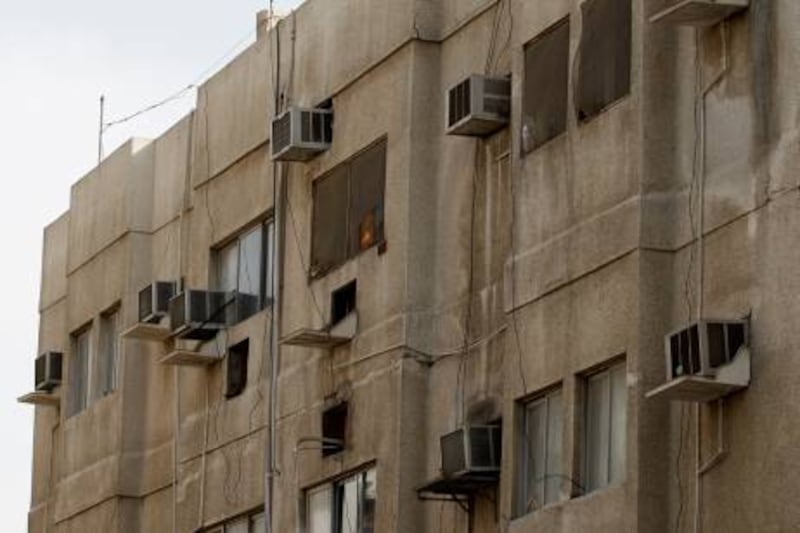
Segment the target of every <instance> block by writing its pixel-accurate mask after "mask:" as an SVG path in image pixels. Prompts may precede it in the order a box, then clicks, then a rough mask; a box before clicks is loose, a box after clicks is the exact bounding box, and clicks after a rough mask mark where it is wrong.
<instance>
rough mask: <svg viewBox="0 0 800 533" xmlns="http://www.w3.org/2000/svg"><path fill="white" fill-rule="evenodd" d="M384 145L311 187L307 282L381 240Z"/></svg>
mask: <svg viewBox="0 0 800 533" xmlns="http://www.w3.org/2000/svg"><path fill="white" fill-rule="evenodd" d="M385 182H386V141H381V142H380V143H377V144H375V145H374V146H372V147H370V148H368V149H367V150H365V151H364V152H362V153H360V154H358V155H357V156H355V157H354V158H353V159H351V160H350V161H347V162H345V163H342V164H341V165H339V166H337V167H336V168H334V169H333V170H332V171H331V172H330V173H329V174H328V175H326V176H324V177H322V178H320V179H318V180H317V181H316V182H315V183H314V215H313V231H312V233H313V235H312V243H311V268H310V275H311V277H319V276H322V275H324V274H325V273H326V272H328V271H329V270H331V269H332V268H335V267H337V266H339V265H341V264H342V263H344V262H345V261H347V260H348V259H350V258H353V257H355V256H357V255H358V254H359V253H360V252H363V251H364V250H367V249H369V248H371V247H372V246H374V245H376V244H380V243H382V242H383V241H384V225H383V220H384V213H383V211H384V210H383V206H384V186H385Z"/></svg>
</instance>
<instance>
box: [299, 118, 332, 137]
mask: <svg viewBox="0 0 800 533" xmlns="http://www.w3.org/2000/svg"><path fill="white" fill-rule="evenodd" d="M300 138H301V140H302V141H303V142H305V143H313V144H329V143H330V142H331V139H332V132H331V114H330V113H320V112H315V111H302V112H301V113H300Z"/></svg>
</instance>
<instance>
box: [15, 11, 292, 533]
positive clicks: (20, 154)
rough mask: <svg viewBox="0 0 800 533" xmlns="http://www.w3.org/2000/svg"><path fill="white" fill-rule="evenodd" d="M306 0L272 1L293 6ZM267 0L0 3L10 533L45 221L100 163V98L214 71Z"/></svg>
mask: <svg viewBox="0 0 800 533" xmlns="http://www.w3.org/2000/svg"><path fill="white" fill-rule="evenodd" d="M299 3H300V1H299V0H275V6H276V8H277V9H284V10H285V9H288V8H290V7H293V6H294V5H297V4H299ZM268 5H269V0H261V1H257V0H226V1H216V2H212V1H209V0H191V1H190V0H169V1H166V2H165V1H163V0H161V1H156V0H138V1H137V2H110V1H108V0H106V1H100V0H72V1H71V2H64V1H63V0H60V1H57V0H16V1H15V0H0V73H1V74H0V162H1V163H2V167H0V168H2V171H0V172H2V177H1V178H0V179H2V184H3V187H4V191H5V192H4V193H3V194H2V196H0V202H2V207H1V208H0V217H2V218H1V219H0V228H1V230H0V231H2V244H3V248H4V252H3V254H2V256H3V257H5V259H4V261H3V266H2V273H3V276H2V279H3V282H4V283H5V286H3V287H2V294H3V295H4V296H5V297H4V298H3V302H4V303H3V305H2V311H0V318H2V326H0V327H2V331H3V332H4V333H5V335H6V341H5V342H4V343H3V345H4V346H5V347H6V348H5V351H4V353H3V355H2V359H3V360H4V361H5V362H6V364H5V366H3V368H2V370H0V424H2V425H0V428H2V431H3V433H4V435H5V437H4V438H3V439H2V441H0V458H1V459H0V461H2V464H0V472H2V475H3V480H2V482H0V516H2V517H3V526H2V530H3V531H8V532H16V531H19V532H22V531H25V530H26V528H27V510H28V507H29V504H30V473H31V445H32V438H33V434H32V424H33V407H29V406H25V405H20V404H17V403H16V397H17V396H20V395H22V394H24V393H26V392H29V391H31V390H32V389H33V360H34V357H35V356H36V351H37V330H38V305H37V304H38V298H39V275H40V268H41V246H42V228H43V227H44V226H45V225H46V224H48V223H49V222H51V221H52V220H53V219H55V218H56V217H58V216H59V215H60V214H61V213H62V212H64V211H65V210H66V209H67V208H68V206H69V187H70V185H71V184H72V183H73V182H75V181H76V180H78V179H79V178H80V177H81V176H83V175H84V174H85V173H86V172H87V171H88V170H89V169H91V168H92V167H93V166H94V165H95V164H96V158H97V126H98V99H99V96H100V95H101V94H104V95H105V96H106V117H107V119H108V120H113V119H114V118H117V117H121V116H125V115H128V114H130V113H132V112H135V111H137V110H139V109H141V108H143V107H145V106H147V105H148V104H151V103H153V102H157V101H160V100H162V99H163V98H164V97H166V96H169V95H171V94H173V93H175V92H177V91H179V90H180V89H182V88H183V87H186V86H187V85H189V84H190V83H193V82H196V81H197V80H198V77H200V76H202V75H204V74H205V75H207V74H209V73H210V72H209V69H210V68H211V69H212V70H218V69H219V67H220V66H222V64H224V61H222V60H223V59H230V57H232V56H233V55H234V54H235V53H236V52H237V51H239V50H241V49H243V48H244V47H246V46H247V44H249V43H251V42H252V41H253V40H254V39H255V13H256V12H257V11H258V10H260V9H265V8H267V7H268ZM193 104H194V91H192V92H190V93H189V94H187V95H186V96H185V97H184V98H183V99H181V100H178V101H176V102H173V103H172V104H170V105H168V106H165V107H163V108H161V109H159V110H158V111H154V112H152V113H149V114H147V115H146V116H143V117H142V118H141V119H138V120H136V121H132V122H130V123H127V124H125V125H121V126H118V127H115V128H112V129H111V130H109V131H108V133H107V136H106V139H105V145H106V153H110V152H111V150H113V149H114V148H115V147H116V146H118V145H119V144H120V143H121V142H123V141H124V140H125V139H127V138H129V137H132V136H137V137H156V136H158V135H159V134H160V133H161V132H163V131H164V130H165V129H167V127H169V125H170V124H172V123H173V122H174V121H175V120H177V119H178V118H180V117H181V116H183V115H184V114H186V113H187V112H188V110H190V109H191V108H192V107H193Z"/></svg>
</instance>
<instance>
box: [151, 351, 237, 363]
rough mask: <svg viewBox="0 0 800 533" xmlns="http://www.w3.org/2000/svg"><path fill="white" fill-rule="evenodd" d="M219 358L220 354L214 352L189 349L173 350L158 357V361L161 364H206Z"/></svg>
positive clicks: (220, 358)
mask: <svg viewBox="0 0 800 533" xmlns="http://www.w3.org/2000/svg"><path fill="white" fill-rule="evenodd" d="M221 360H222V356H219V355H216V354H209V353H202V352H192V351H189V350H175V351H173V352H170V353H168V354H167V355H165V356H164V357H162V358H161V359H159V361H158V362H159V363H161V364H162V365H178V366H207V365H212V364H214V363H216V362H217V361H221Z"/></svg>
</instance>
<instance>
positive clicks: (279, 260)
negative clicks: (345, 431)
mask: <svg viewBox="0 0 800 533" xmlns="http://www.w3.org/2000/svg"><path fill="white" fill-rule="evenodd" d="M273 16H274V11H273V6H272V1H270V22H271V23H272V21H273ZM273 29H274V34H275V62H274V65H271V68H272V69H273V71H274V73H275V76H274V78H273V87H272V90H273V98H274V101H273V105H274V107H273V118H274V117H275V116H277V114H278V111H279V109H280V79H281V69H280V64H281V39H280V24H274V26H273ZM271 52H272V51H270V58H271V57H272V53H271ZM282 169H283V167H282V165H281V164H280V163H273V164H272V198H273V205H274V217H273V218H274V220H275V225H274V232H275V241H274V243H275V244H274V246H275V252H274V253H273V256H272V314H271V318H272V320H271V324H270V355H271V357H270V359H271V360H270V373H269V380H268V383H267V387H268V389H269V390H268V391H267V394H268V396H267V397H268V398H269V421H268V422H267V432H268V433H267V434H268V437H269V442H268V443H267V453H266V457H265V460H264V463H265V464H264V470H265V476H264V518H265V520H264V522H265V525H266V533H272V531H273V527H272V525H273V520H274V518H275V506H274V503H273V499H274V498H273V494H274V492H275V490H274V484H275V474H276V472H277V466H276V465H277V460H276V452H275V450H276V447H277V440H278V439H277V431H276V428H275V425H276V423H277V419H278V412H277V400H278V390H277V389H278V370H279V368H280V364H279V355H280V342H279V340H280V331H279V330H280V323H281V300H282V298H281V285H282V284H281V280H282V277H283V226H284V225H283V216H284V215H283V203H284V194H285V185H284V180H283V175H282V173H281V170H282Z"/></svg>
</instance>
